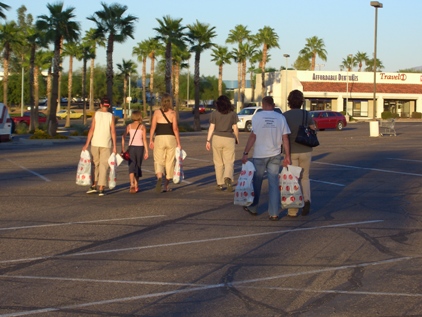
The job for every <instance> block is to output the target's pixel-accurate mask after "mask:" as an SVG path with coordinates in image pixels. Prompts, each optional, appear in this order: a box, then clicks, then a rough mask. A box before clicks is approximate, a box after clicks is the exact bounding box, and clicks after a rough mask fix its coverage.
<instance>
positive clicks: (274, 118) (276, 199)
mask: <svg viewBox="0 0 422 317" xmlns="http://www.w3.org/2000/svg"><path fill="white" fill-rule="evenodd" d="M274 107H275V105H274V100H273V98H272V97H271V96H267V97H264V98H263V99H262V110H263V111H260V112H257V113H256V114H255V115H254V116H253V118H252V132H251V134H250V135H249V139H248V142H247V143H246V146H245V152H243V157H242V163H246V162H247V160H248V154H249V151H250V150H251V148H252V147H254V152H253V160H252V161H253V164H254V166H255V169H256V171H255V174H254V177H253V186H254V195H255V196H254V201H253V203H252V205H250V206H249V207H243V209H244V210H246V211H247V212H249V213H251V214H253V215H256V214H257V211H256V209H257V207H258V203H259V198H260V196H261V187H262V180H263V177H264V173H265V171H267V178H268V187H269V189H268V195H269V199H268V213H269V214H270V219H271V220H278V219H279V218H278V215H279V213H280V211H279V209H280V190H279V185H278V175H279V173H280V165H281V162H282V161H281V146H282V145H283V147H284V150H285V156H284V162H283V165H288V164H291V158H290V146H289V134H290V129H289V126H288V125H287V122H286V119H285V118H284V116H283V115H282V114H280V113H278V112H276V111H274Z"/></svg>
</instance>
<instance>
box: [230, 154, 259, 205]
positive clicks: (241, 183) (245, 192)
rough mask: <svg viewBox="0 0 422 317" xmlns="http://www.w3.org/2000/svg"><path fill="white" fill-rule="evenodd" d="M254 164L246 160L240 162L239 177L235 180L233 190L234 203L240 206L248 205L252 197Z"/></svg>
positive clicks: (251, 201)
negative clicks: (242, 162)
mask: <svg viewBox="0 0 422 317" xmlns="http://www.w3.org/2000/svg"><path fill="white" fill-rule="evenodd" d="M254 173H255V166H254V165H253V163H252V162H250V161H247V162H246V163H245V164H242V170H241V171H240V175H239V178H238V180H237V185H236V189H235V191H234V204H235V205H240V206H250V205H251V204H252V203H253V199H254V190H253V175H254Z"/></svg>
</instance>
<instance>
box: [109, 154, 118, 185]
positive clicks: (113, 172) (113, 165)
mask: <svg viewBox="0 0 422 317" xmlns="http://www.w3.org/2000/svg"><path fill="white" fill-rule="evenodd" d="M108 166H109V167H110V173H109V176H108V188H110V189H113V188H114V187H116V167H117V161H116V154H114V153H111V155H110V157H109V158H108Z"/></svg>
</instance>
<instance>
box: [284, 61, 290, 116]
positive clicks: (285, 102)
mask: <svg viewBox="0 0 422 317" xmlns="http://www.w3.org/2000/svg"><path fill="white" fill-rule="evenodd" d="M283 56H284V57H285V58H286V88H285V94H284V109H283V111H287V68H288V60H289V57H290V55H289V54H283Z"/></svg>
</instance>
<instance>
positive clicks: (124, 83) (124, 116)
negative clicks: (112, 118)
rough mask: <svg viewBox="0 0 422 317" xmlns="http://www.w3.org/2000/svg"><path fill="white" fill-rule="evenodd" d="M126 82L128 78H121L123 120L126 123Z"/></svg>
mask: <svg viewBox="0 0 422 317" xmlns="http://www.w3.org/2000/svg"><path fill="white" fill-rule="evenodd" d="M127 80H128V76H127V75H125V76H124V78H123V119H124V120H125V121H126V120H127V102H126V99H127V94H126V91H127Z"/></svg>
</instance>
